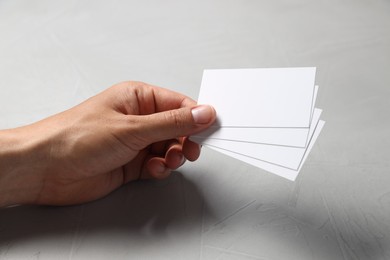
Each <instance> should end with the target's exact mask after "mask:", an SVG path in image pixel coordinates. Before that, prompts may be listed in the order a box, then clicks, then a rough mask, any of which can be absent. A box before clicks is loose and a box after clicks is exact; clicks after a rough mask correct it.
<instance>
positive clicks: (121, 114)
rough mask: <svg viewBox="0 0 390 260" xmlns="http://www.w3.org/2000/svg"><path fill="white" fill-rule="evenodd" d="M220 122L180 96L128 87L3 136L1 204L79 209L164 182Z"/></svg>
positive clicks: (196, 151)
mask: <svg viewBox="0 0 390 260" xmlns="http://www.w3.org/2000/svg"><path fill="white" fill-rule="evenodd" d="M215 117H216V115H215V111H214V109H213V108H212V107H210V106H197V105H196V102H195V101H193V100H192V99H190V98H188V97H186V96H184V95H182V94H179V93H175V92H173V91H170V90H167V89H163V88H159V87H155V86H151V85H148V84H145V83H140V82H124V83H120V84H117V85H115V86H113V87H111V88H109V89H107V90H106V91H104V92H102V93H100V94H98V95H96V96H94V97H92V98H90V99H88V100H86V101H85V102H83V103H81V104H80V105H78V106H75V107H73V108H71V109H69V110H67V111H65V112H62V113H59V114H57V115H54V116H52V117H49V118H46V119H44V120H42V121H39V122H37V123H34V124H32V125H28V126H25V127H21V128H16V129H11V130H3V131H0V147H3V150H2V151H3V152H1V151H0V205H3V206H4V205H11V204H46V205H69V204H78V203H83V202H87V201H91V200H95V199H98V198H101V197H103V196H105V195H107V194H108V193H110V192H111V191H113V190H115V189H116V188H118V187H120V186H121V185H123V184H125V183H128V182H129V181H132V180H137V179H148V178H156V179H162V178H166V177H168V176H169V174H170V173H171V171H172V170H174V169H177V168H178V167H180V166H181V165H182V164H183V163H184V161H185V160H186V159H187V160H190V161H194V160H196V159H197V158H198V157H199V154H200V147H199V145H198V144H196V143H193V142H191V141H190V140H189V139H188V137H187V136H189V135H192V134H195V133H198V132H200V131H202V130H204V129H206V128H207V127H209V126H210V125H211V124H212V123H213V122H214V120H215ZM0 149H1V148H0ZM4 149H5V150H4ZM4 162H6V163H7V166H5V164H4Z"/></svg>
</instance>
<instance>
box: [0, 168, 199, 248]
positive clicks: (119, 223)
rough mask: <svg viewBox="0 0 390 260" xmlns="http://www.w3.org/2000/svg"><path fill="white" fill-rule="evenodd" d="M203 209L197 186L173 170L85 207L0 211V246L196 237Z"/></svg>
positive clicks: (7, 209) (120, 190) (135, 183)
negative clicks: (95, 237)
mask: <svg viewBox="0 0 390 260" xmlns="http://www.w3.org/2000/svg"><path fill="white" fill-rule="evenodd" d="M205 211H207V206H205V205H204V200H203V197H202V195H201V193H200V192H199V190H198V188H197V187H196V186H195V185H194V183H192V182H191V181H190V180H188V179H187V178H185V177H184V176H183V175H182V174H181V173H179V172H176V173H175V174H173V175H172V176H171V177H170V178H168V179H166V180H162V181H140V182H134V183H130V184H128V185H126V186H124V187H122V188H121V189H119V190H117V191H115V192H113V193H112V194H111V195H109V196H107V197H105V198H103V199H101V200H98V201H95V202H92V203H88V204H84V205H79V206H71V207H39V206H18V207H13V208H5V209H0V249H1V248H2V247H4V246H7V244H10V243H12V244H13V243H18V242H21V241H31V240H34V239H46V238H55V239H57V238H58V237H62V236H64V237H70V238H71V239H74V238H75V237H77V236H79V235H88V234H105V233H108V234H121V235H122V237H123V236H125V237H133V238H134V239H138V238H142V237H143V238H145V237H147V238H148V239H156V238H157V239H158V238H161V237H165V236H167V234H170V233H172V234H176V233H178V232H195V233H196V234H198V235H199V234H200V232H201V221H202V214H203V212H205ZM206 214H207V213H206Z"/></svg>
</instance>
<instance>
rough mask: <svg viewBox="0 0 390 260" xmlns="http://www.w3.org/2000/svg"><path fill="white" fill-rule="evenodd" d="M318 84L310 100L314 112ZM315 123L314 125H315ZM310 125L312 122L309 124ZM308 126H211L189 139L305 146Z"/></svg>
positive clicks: (307, 138)
mask: <svg viewBox="0 0 390 260" xmlns="http://www.w3.org/2000/svg"><path fill="white" fill-rule="evenodd" d="M317 93H318V86H315V88H314V97H313V101H312V108H311V113H312V114H313V112H314V104H315V103H316V98H317ZM217 113H218V114H224V113H225V111H217ZM315 126H316V125H314V127H315ZM310 127H312V124H311V126H310ZM309 132H310V129H309V128H306V127H304V128H288V127H283V128H281V127H278V128H274V127H267V128H248V127H246V128H242V127H217V126H214V127H213V126H212V127H210V128H208V129H206V130H205V131H203V132H201V133H199V134H197V135H195V136H192V137H191V140H194V141H196V142H198V143H202V144H203V143H206V142H207V143H209V144H214V145H216V146H218V145H217V142H215V143H214V141H213V140H212V139H220V140H232V141H241V142H253V143H261V144H275V145H284V146H293V147H306V146H307V144H308V142H309Z"/></svg>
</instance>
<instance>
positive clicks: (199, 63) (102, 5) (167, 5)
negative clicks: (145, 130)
mask: <svg viewBox="0 0 390 260" xmlns="http://www.w3.org/2000/svg"><path fill="white" fill-rule="evenodd" d="M300 66H316V67H317V78H316V82H317V84H318V85H319V86H320V91H319V96H318V100H317V107H319V108H322V109H324V112H323V115H322V118H323V119H324V120H326V121H327V124H326V126H325V128H324V130H323V132H322V133H321V135H320V138H319V140H318V141H317V143H316V145H315V147H314V148H313V150H312V152H311V154H310V156H309V158H308V160H307V162H306V164H305V166H304V167H303V169H302V171H301V173H300V175H299V177H298V179H297V180H296V181H295V182H290V181H288V180H285V179H283V178H280V177H278V176H275V175H272V174H270V173H267V172H265V171H263V170H260V169H257V168H255V167H252V166H250V165H247V164H245V163H242V162H240V161H237V160H234V159H231V158H229V157H226V156H224V155H221V154H219V153H217V152H215V151H212V150H208V149H207V148H206V149H203V152H202V156H201V158H200V159H199V160H198V161H197V162H194V163H189V164H186V165H185V166H183V167H182V168H180V169H179V170H178V171H177V172H176V173H175V174H174V175H173V176H172V177H171V178H169V179H167V180H164V181H151V182H138V183H131V184H129V185H127V186H124V187H123V188H121V189H119V190H117V191H116V192H114V193H112V194H111V195H109V196H107V197H106V198H104V199H101V200H99V201H96V202H92V203H88V204H84V205H79V206H71V207H35V206H21V207H13V208H5V209H1V210H0V259H153V258H156V259H274V260H275V259H390V172H389V170H390V163H389V162H390V151H389V148H390V138H389V137H390V135H389V133H390V122H389V119H390V108H389V100H390V73H389V72H390V1H388V0H372V1H364V0H354V1H352V0H345V1H336V0H327V1H325V0H312V1H309V0H295V1H288V0H275V1H260V0H259V1H255V0H241V1H239V0H236V1H233V0H230V1H229V0H218V1H204V0H201V1H179V0H167V1H157V0H145V1H125V0H112V1H102V0H94V1H92V0H91V1H76V0H73V1H49V0H47V1H43V0H39V1H21V0H18V1H11V0H0V128H12V127H17V126H20V125H25V124H29V123H32V122H34V121H37V120H39V119H41V118H44V117H46V116H49V115H52V114H55V113H57V112H60V111H62V110H64V109H67V108H70V107H72V106H74V105H76V104H78V103H79V102H81V101H82V100H84V99H86V98H88V97H90V96H92V95H94V94H96V93H98V92H100V91H102V90H103V89H105V88H107V87H109V86H111V85H113V84H114V83H117V82H120V81H124V80H140V81H145V82H149V83H152V84H155V85H160V86H164V87H167V88H170V89H173V90H176V91H180V92H182V93H184V94H186V95H188V96H191V97H192V98H194V99H196V98H197V95H198V91H199V86H200V82H201V77H202V71H203V69H207V68H254V67H300Z"/></svg>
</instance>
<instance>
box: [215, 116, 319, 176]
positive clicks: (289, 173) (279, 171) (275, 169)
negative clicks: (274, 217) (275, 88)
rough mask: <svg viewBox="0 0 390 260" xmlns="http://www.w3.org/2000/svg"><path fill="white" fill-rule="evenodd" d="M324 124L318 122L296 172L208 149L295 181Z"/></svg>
mask: <svg viewBox="0 0 390 260" xmlns="http://www.w3.org/2000/svg"><path fill="white" fill-rule="evenodd" d="M324 124H325V122H324V121H322V120H320V121H319V122H318V124H317V127H316V129H315V131H314V134H313V137H312V138H311V140H310V142H309V146H308V148H307V150H306V152H305V155H304V157H303V160H302V162H301V164H300V166H299V169H298V170H291V169H288V168H285V167H282V166H278V165H275V164H271V163H267V162H264V161H261V160H257V159H254V158H251V157H248V156H245V155H241V154H237V153H234V152H231V151H228V150H224V149H221V148H217V147H212V146H208V147H210V148H211V149H214V150H216V151H218V152H221V153H223V154H226V155H228V156H230V157H233V158H236V159H238V160H241V161H243V162H246V163H248V164H251V165H253V166H256V167H258V168H261V169H263V170H266V171H268V172H271V173H274V174H276V175H279V176H281V177H284V178H286V179H288V180H291V181H294V180H295V179H296V177H297V176H298V173H299V172H300V170H301V169H302V165H303V164H304V162H305V161H306V159H307V156H308V154H309V153H310V151H311V149H312V148H313V145H314V143H315V141H316V140H317V138H318V136H319V134H320V132H321V130H322V128H323V127H324Z"/></svg>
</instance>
